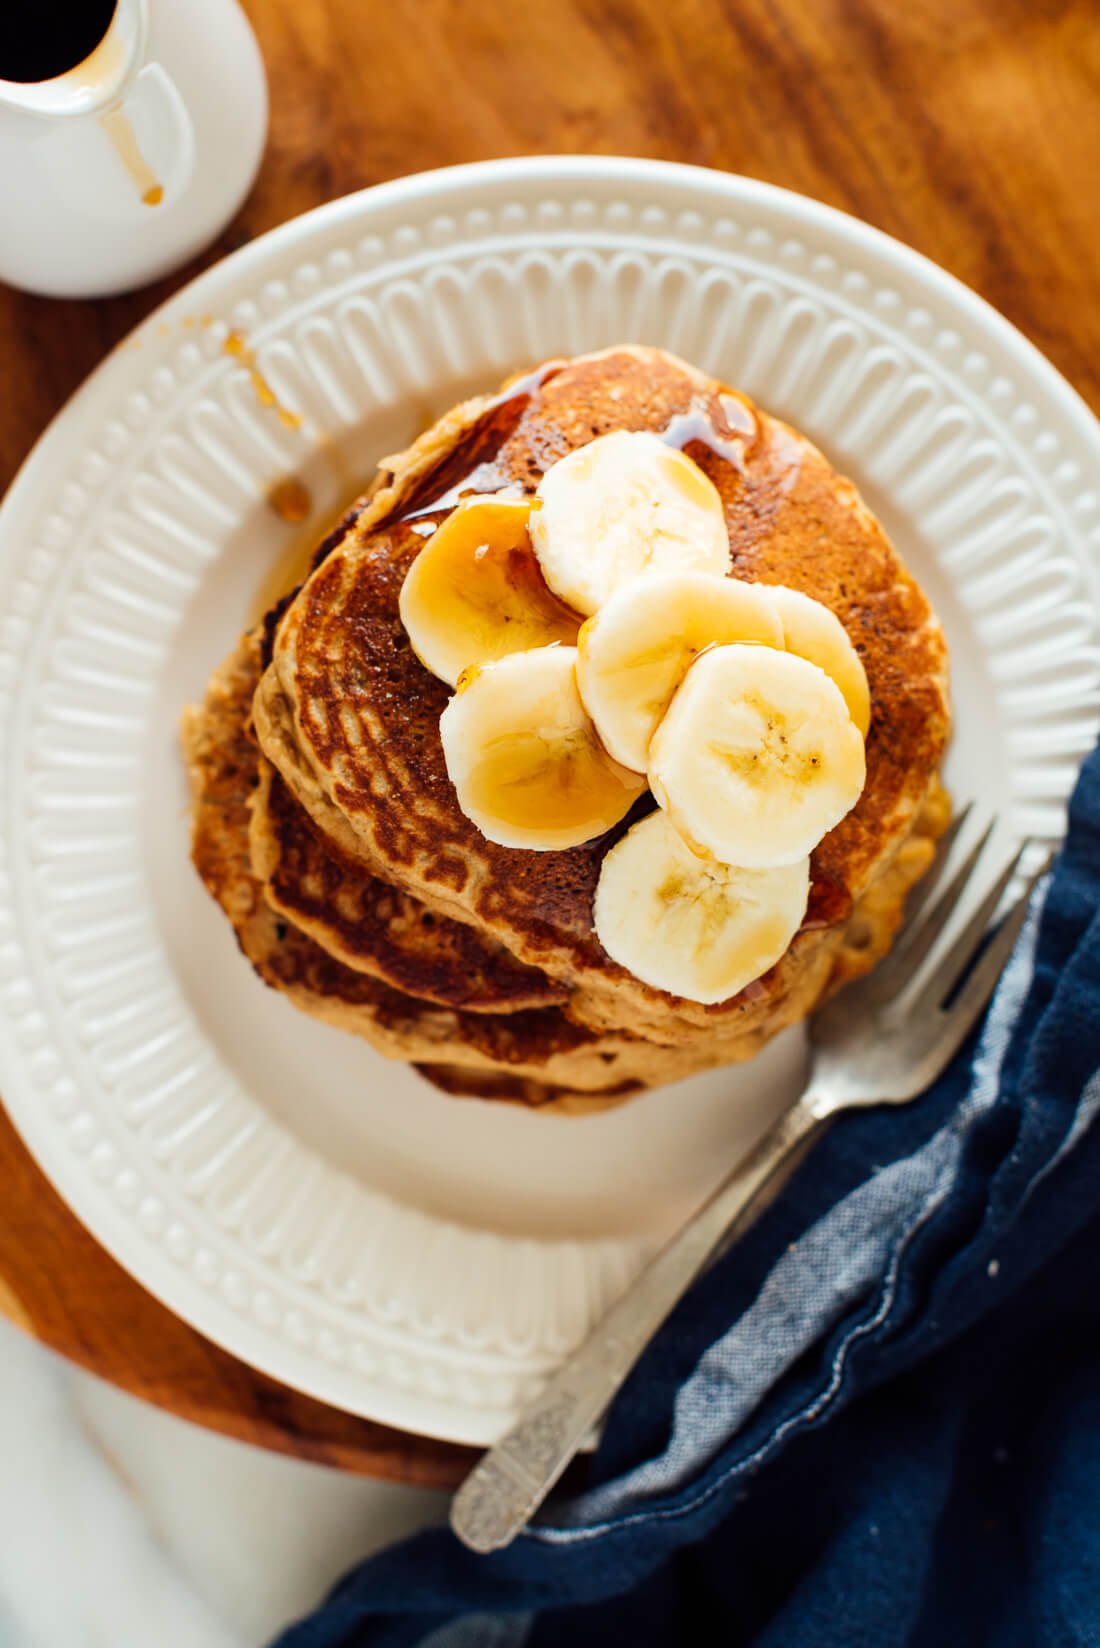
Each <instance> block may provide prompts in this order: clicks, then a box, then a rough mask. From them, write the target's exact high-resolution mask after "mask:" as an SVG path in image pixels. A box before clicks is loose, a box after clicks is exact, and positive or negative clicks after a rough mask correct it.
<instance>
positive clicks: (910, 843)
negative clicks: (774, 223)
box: [184, 347, 949, 1107]
mask: <svg viewBox="0 0 1100 1648" xmlns="http://www.w3.org/2000/svg"><path fill="white" fill-rule="evenodd" d="M617 429H626V430H643V429H644V430H652V431H654V432H656V433H658V434H661V435H663V436H664V437H665V438H666V439H668V440H670V441H673V442H675V444H677V445H679V446H682V447H683V449H684V450H685V451H686V452H687V453H688V454H689V456H691V457H692V458H693V459H694V460H695V461H696V462H697V463H698V464H699V466H700V467H701V468H702V469H703V470H705V472H706V473H707V475H708V476H709V477H710V479H711V480H712V481H713V483H714V485H715V486H716V487H717V489H718V492H719V494H720V496H721V498H722V501H723V504H724V506H725V509H726V518H727V524H728V528H729V534H730V542H731V546H732V554H733V564H732V574H733V576H735V577H737V578H744V579H750V580H757V581H763V582H768V583H782V584H788V585H793V586H795V587H796V588H798V589H801V590H804V591H805V592H806V593H807V594H809V595H811V596H814V597H815V598H816V599H817V600H819V601H822V602H824V603H825V604H826V605H827V606H829V607H831V608H832V609H833V611H834V612H836V614H837V615H838V617H839V618H840V619H841V620H842V622H843V623H844V625H845V627H846V628H847V630H848V633H849V635H850V637H851V639H852V641H853V642H854V644H855V646H856V648H857V649H858V651H859V653H860V656H861V657H862V660H863V663H864V665H865V668H866V671H867V676H868V681H869V684H870V690H871V702H872V720H871V728H870V732H869V735H868V739H867V750H866V753H867V782H866V786H865V789H864V791H863V794H862V796H861V798H860V800H859V802H858V804H857V805H856V807H855V808H854V809H853V811H852V812H851V813H849V815H848V816H847V817H846V818H845V819H844V820H843V821H842V823H841V824H839V825H838V826H837V828H836V829H834V830H833V831H831V832H830V834H829V835H827V836H826V837H825V839H824V840H823V841H822V842H821V843H820V845H819V846H818V847H817V849H816V850H815V852H814V853H813V856H812V861H811V876H812V884H811V893H810V902H809V907H808V910H807V914H806V919H805V921H804V923H803V926H802V928H801V930H800V931H799V933H798V934H797V935H796V937H795V939H794V941H793V942H792V944H791V946H790V948H789V949H788V951H787V953H786V955H785V956H784V957H783V958H782V960H780V961H779V962H778V963H777V964H776V966H774V967H773V968H771V969H770V971H769V972H767V973H766V974H765V975H764V976H763V977H762V978H760V979H758V980H756V981H755V982H754V983H753V984H751V985H749V986H748V987H747V988H746V989H744V990H742V991H741V992H740V994H738V995H737V996H735V997H733V998H732V999H730V1000H729V1001H725V1002H720V1003H718V1004H717V1005H714V1006H701V1005H699V1004H698V1003H695V1002H691V1001H687V1000H685V999H683V998H680V997H676V996H672V995H669V994H667V993H666V992H663V991H660V990H656V989H653V988H651V987H650V986H648V985H646V984H643V983H642V982H641V981H640V980H639V979H638V978H636V977H634V976H633V975H632V974H631V973H630V972H628V971H627V970H626V969H624V968H623V967H621V966H619V965H617V964H616V963H615V962H613V961H612V960H611V959H610V958H609V956H608V955H607V954H606V953H605V951H604V950H603V949H602V947H601V945H600V943H599V940H598V939H597V937H596V935H595V932H594V931H593V925H592V900H593V894H594V890H595V886H596V881H597V878H598V875H599V869H600V864H601V861H602V859H603V856H604V854H605V853H606V852H607V850H608V849H609V847H610V846H612V845H613V844H614V842H615V841H617V840H618V839H619V838H620V837H621V835H622V834H623V832H624V830H625V829H627V828H628V827H629V825H630V824H631V823H633V822H634V821H635V820H636V819H637V818H638V817H639V816H640V815H641V814H642V813H644V811H645V810H646V809H647V808H648V807H651V806H652V804H653V803H652V801H651V799H650V798H649V797H646V798H645V799H643V801H641V802H639V803H638V804H637V806H636V807H635V808H634V809H633V810H632V812H631V813H630V814H629V815H628V817H627V818H626V819H625V820H624V821H623V823H622V824H621V825H620V826H618V827H617V828H616V829H614V830H612V831H609V832H608V834H607V835H605V836H603V837H601V838H600V839H599V840H596V841H592V842H588V843H586V844H585V845H583V846H580V847H574V848H571V849H569V850H568V851H562V852H532V851H525V850H519V849H514V848H506V847H499V846H496V845H494V844H493V843H491V842H489V841H487V840H486V839H485V837H484V836H483V835H482V834H481V833H480V832H479V831H478V829H477V828H476V826H475V825H474V824H472V823H471V822H470V820H469V819H468V818H466V816H465V815H464V814H463V813H462V811H461V810H460V808H459V806H458V803H457V800H456V797H455V792H454V789H453V786H452V785H451V782H450V780H449V778H448V776H447V772H446V768H445V765H444V760H443V752H442V747H441V744H440V738H439V717H440V713H441V711H442V709H443V708H444V706H445V704H446V702H447V699H448V696H449V691H450V689H449V688H448V687H446V686H445V685H444V684H443V682H441V681H439V680H437V679H436V678H435V677H434V676H433V675H431V674H429V672H428V671H427V670H426V669H425V668H424V667H423V665H422V664H421V663H420V662H419V660H418V659H417V658H416V656H415V654H414V653H413V651H412V649H411V647H410V645H409V640H408V637H407V635H406V634H405V631H404V629H403V627H402V624H401V621H400V618H399V615H398V596H399V594H400V590H401V585H402V581H403V579H404V577H405V574H406V572H407V570H408V568H409V566H410V564H411V563H412V561H413V559H414V558H415V556H416V555H417V553H418V552H419V550H420V549H421V548H422V547H423V545H424V543H425V541H426V538H427V536H430V534H431V532H432V531H433V530H434V528H435V527H436V526H437V525H438V524H439V522H440V521H442V520H443V519H444V518H445V517H446V514H447V513H448V511H449V509H450V508H452V507H453V505H454V503H455V501H456V500H457V499H458V498H459V497H460V496H462V495H465V494H466V493H469V492H493V491H500V490H507V491H511V492H513V493H515V492H519V493H525V494H527V493H531V492H533V491H534V489H535V487H536V486H537V484H538V481H539V479H540V477H541V475H542V474H543V472H544V471H545V470H546V469H547V468H548V467H549V465H550V464H551V463H553V462H554V461H555V460H557V459H558V458H560V457H562V456H563V455H564V454H565V453H567V452H569V451H571V450H572V449H573V448H575V447H577V446H580V445H583V444H584V443H585V442H587V441H590V440H592V439H593V438H594V437H596V436H598V435H602V434H606V433H609V432H610V431H612V430H617ZM948 728H949V715H948V700H947V655H946V649H945V645H944V640H943V634H942V631H941V629H940V626H939V624H938V622H937V620H936V618H935V616H934V615H933V613H932V612H931V609H930V608H929V605H928V602H927V601H926V600H925V598H924V595H923V594H922V592H921V590H920V589H919V587H918V586H917V584H916V583H915V581H914V580H913V578H912V577H911V575H910V574H909V573H908V571H907V570H906V568H905V566H904V565H903V564H902V562H901V560H900V558H899V557H898V555H897V553H896V552H895V551H894V549H893V548H892V546H891V545H890V543H889V542H888V540H887V538H886V536H885V534H884V533H883V531H882V528H881V527H880V526H879V524H878V522H877V521H876V520H875V518H874V517H873V516H872V515H871V514H870V512H869V511H868V510H867V508H866V507H865V505H864V504H863V502H862V500H861V499H860V497H859V495H858V493H857V492H856V489H855V487H854V486H853V485H852V484H851V482H849V481H847V480H844V479H842V478H841V477H840V476H838V475H837V474H836V473H835V472H834V470H833V469H832V468H831V467H830V466H829V464H828V463H827V462H826V460H825V459H824V458H823V456H822V455H821V453H820V452H819V451H818V450H817V449H816V448H815V447H814V446H813V445H811V443H810V442H809V441H807V440H806V439H805V438H804V437H803V436H801V435H799V434H797V433H796V432H795V431H794V430H792V429H790V428H789V427H787V426H786V425H784V424H781V423H779V422H777V421H776V420H775V419H774V418H771V417H769V416H768V415H767V414H766V413H763V412H761V411H760V410H759V409H758V408H756V407H755V406H753V405H752V403H751V402H749V401H748V400H747V399H745V397H743V396H741V395H738V394H736V393H735V392H733V391H732V390H730V389H728V388H726V387H725V386H724V385H722V384H719V383H716V382H714V381H713V380H711V379H708V378H705V377H703V376H702V375H701V374H700V373H698V372H696V371H695V370H694V369H693V368H691V367H689V366H687V365H686V364H685V363H684V362H682V361H679V360H676V359H675V358H673V357H671V356H669V355H667V354H664V353H663V352H661V351H658V350H653V349H639V348H626V347H623V348H617V349H612V350H608V351H605V352H603V353H600V354H596V355H588V356H582V357H579V358H577V359H574V360H559V361H553V362H549V363H547V364H546V365H544V366H543V367H541V368H540V369H539V370H537V371H536V372H533V373H531V374H530V375H528V376H526V377H524V378H521V379H518V380H512V381H511V382H510V383H509V384H507V385H506V386H505V387H504V389H503V390H502V391H501V392H500V393H499V394H498V395H496V396H493V397H490V398H484V399H479V400H474V401H469V402H466V403H464V404H463V405H461V406H458V407H456V408H454V409H453V410H452V411H451V412H449V413H447V414H446V415H445V416H444V417H443V418H442V419H441V420H440V421H439V422H438V423H437V424H435V425H434V426H433V427H432V428H431V429H429V430H428V431H427V433H426V434H424V435H423V436H422V437H421V438H420V439H419V440H418V441H416V442H415V444H414V445H413V446H412V447H410V448H409V450H408V451H407V452H404V453H402V454H401V455H400V456H398V457H395V458H391V459H388V460H386V462H385V465H384V467H383V469H382V470H381V471H380V473H379V475H378V477H377V478H376V481H375V483H374V485H373V487H372V489H371V490H370V492H369V493H368V494H367V495H366V497H365V498H364V499H363V500H362V501H361V502H360V503H359V504H358V505H357V506H356V507H355V508H354V509H353V510H352V511H351V513H350V514H349V515H348V517H347V518H346V519H345V520H344V522H343V523H342V524H341V526H340V527H339V528H338V530H337V531H336V532H335V533H333V534H332V535H331V536H330V537H329V538H328V539H326V541H325V542H324V543H323V544H322V545H321V547H320V549H319V550H318V552H317V555H316V557H315V559H314V569H313V572H312V574H311V576H310V577H309V578H308V580H307V581H306V583H305V584H304V585H303V586H302V587H301V588H300V589H298V590H297V591H296V592H295V593H294V594H293V595H292V596H290V597H288V598H287V599H286V600H284V601H283V602H282V603H280V605H279V606H278V607H277V608H276V609H275V610H274V611H273V612H272V613H270V614H269V615H268V617H267V619H266V620H265V622H264V623H263V624H262V625H260V626H258V627H257V629H256V630H254V631H252V632H249V633H247V634H246V635H244V636H243V637H242V638H241V640H240V642H239V643H238V645H237V647H236V648H235V650H234V652H233V653H232V655H231V656H230V657H229V658H228V659H227V660H226V661H225V663H224V664H223V665H222V666H221V668H220V669H219V670H218V671H217V673H216V674H215V676H214V678H213V679H212V681H211V683H210V686H209V689H208V691H207V695H206V698H205V700H204V702H203V704H202V705H201V706H199V707H198V708H197V709H194V710H191V711H189V712H188V714H187V716H186V717H185V723H184V742H185V749H186V753H187V758H188V764H189V767H190V770H191V775H192V782H193V789H194V797H195V805H194V831H193V856H194V861H195V864H196V866H197V868H198V870H199V873H200V875H201V876H202V878H203V880H204V882H205V883H206V885H207V887H208V888H209V890H210V891H211V893H212V894H213V895H214V897H215V898H216V899H217V900H218V902H219V903H220V905H221V906H222V908H223V909H224V910H225V912H226V914H227V916H228V917H229V919H230V921H231V923H232V925H233V927H234V929H235V931H236V934H237V937H238V940H239V943H240V946H241V949H242V950H243V951H244V953H245V955H246V956H247V957H248V959H249V961H250V962H251V963H252V965H253V967H254V968H255V969H256V971H257V972H258V973H259V974H260V976H261V977H262V978H263V979H264V980H265V981H266V982H267V983H268V984H270V985H272V986H273V987H274V988H276V989H278V990H281V991H282V992H283V993H284V994H286V995H287V996H288V997H289V998H290V1000H291V1001H292V1002H293V1003H294V1004H295V1005H296V1006H298V1007H299V1008H301V1009H302V1010H303V1011H305V1012H307V1013H310V1014H312V1015H313V1016H315V1017H318V1018H321V1019H324V1020H327V1021H328V1022H330V1023H332V1024H334V1025H337V1026H339V1027H341V1028H343V1029H346V1030H350V1031H352V1032H354V1033H355V1034H357V1035H360V1036H362V1037H364V1038H365V1039H366V1040H367V1041H368V1042H370V1043H371V1044H372V1045H373V1046H374V1047H375V1048H377V1049H378V1050H379V1051H380V1052H381V1053H383V1054H385V1055H387V1056H388V1057H392V1058H398V1059H403V1060H407V1061H411V1062H412V1063H414V1064H415V1065H416V1066H417V1067H418V1068H419V1069H420V1070H421V1071H422V1072H423V1073H424V1074H425V1075H427V1076H429V1077H430V1078H431V1079H432V1080H434V1081H435V1082H436V1083H437V1084H438V1085H440V1086H442V1087H444V1088H446V1089H447V1090H449V1091H453V1092H466V1093H477V1094H481V1095H483V1096H485V1097H505V1098H512V1099H520V1100H522V1101H524V1102H526V1103H532V1104H539V1103H546V1102H548V1101H551V1100H553V1101H557V1102H558V1103H559V1104H560V1105H565V1106H567V1107H575V1106H582V1107H588V1106H592V1105H598V1104H605V1103H608V1102H612V1101H614V1100H618V1099H621V1098H623V1097H625V1096H626V1095H627V1094H629V1093H632V1092H634V1091H636V1090H637V1089H638V1088H640V1087H648V1086H655V1085H657V1084H659V1083H663V1082H668V1081H672V1080H675V1079H677V1078H679V1077H681V1076H685V1075H689V1074H692V1073H694V1072H696V1071H699V1070H703V1069H706V1068H709V1067H711V1066H714V1065H718V1064H725V1063H733V1062H736V1061H738V1060H741V1059H744V1058H747V1057H749V1056H750V1055H751V1054H753V1053H754V1052H756V1051H757V1050H758V1049H759V1048H760V1047H761V1046H762V1045H763V1043H764V1042H765V1041H767V1040H768V1038H769V1037H771V1036H772V1035H774V1034H775V1033H776V1031H777V1030H779V1029H781V1028H783V1027H784V1026H786V1025H789V1024H792V1023H794V1022H795V1021H796V1020H798V1019H800V1018H802V1017H804V1016H805V1015H806V1014H807V1013H808V1012H809V1011H810V1010H811V1009H812V1008H813V1007H814V1005H815V1004H816V1003H817V1002H818V1001H819V1000H820V998H821V997H822V995H823V994H824V993H825V992H826V990H828V989H829V988H830V987H831V986H833V985H834V984H836V983H837V982H840V981H843V980H846V979H848V978H851V977H854V976H856V975H858V974H859V973H861V972H864V971H866V969H867V968H868V967H870V966H871V965H873V963H874V962H875V961H876V960H877V959H878V958H879V957H880V956H881V955H882V954H883V953H884V952H885V951H886V949H887V948H888V947H889V944H890V941H891V939H892V936H893V933H894V931H895V929H896V927H897V924H898V921H899V920H900V916H901V910H902V905H903V903H904V899H905V895H906V892H907V891H908V889H909V887H910V886H911V885H912V883H913V882H914V881H915V880H916V879H917V878H918V877H919V876H920V875H921V873H922V872H923V871H924V869H925V868H926V866H927V864H928V863H929V861H930V859H931V856H932V852H933V847H934V842H935V838H936V836H937V835H938V834H939V833H940V831H941V830H942V829H943V827H944V825H945V823H946V821H947V815H948V806H947V801H946V797H945V795H944V792H943V790H942V789H941V787H940V785H939V782H938V779H937V770H938V767H939V763H940V759H941V755H942V752H943V748H944V744H945V741H946V738H947V733H948Z"/></svg>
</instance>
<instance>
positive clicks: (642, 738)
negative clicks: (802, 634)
mask: <svg viewBox="0 0 1100 1648" xmlns="http://www.w3.org/2000/svg"><path fill="white" fill-rule="evenodd" d="M730 641H743V642H756V643H758V644H760V645H763V646H769V647H782V645H783V631H782V628H781V625H780V622H779V619H778V618H777V617H776V613H775V608H774V607H773V606H772V603H771V601H770V600H769V599H768V595H767V594H766V593H765V592H764V590H762V589H761V588H760V587H759V586H758V585H756V584H747V583H744V582H742V581H741V580H740V579H734V578H715V577H714V576H713V575H712V574H710V573H706V572H657V573H651V574H650V575H649V576H648V577H646V578H639V579H637V580H635V581H634V582H633V583H629V584H625V585H624V586H623V587H622V588H621V589H617V590H616V591H615V593H614V595H612V596H611V597H610V599H609V600H608V601H607V603H606V605H605V606H602V607H601V608H600V610H599V612H598V613H597V614H596V615H595V617H594V618H589V620H588V622H587V623H586V624H584V625H583V626H582V628H581V633H580V636H579V638H578V641H577V650H578V653H579V659H578V663H577V685H578V686H579V688H580V693H581V698H582V699H583V700H584V706H585V708H586V709H587V711H588V713H589V715H590V716H591V717H592V719H593V721H595V723H596V731H597V732H598V733H599V735H600V737H601V739H602V740H603V742H604V744H605V746H606V748H607V749H608V750H609V751H610V753H611V754H612V755H613V756H614V757H615V759H616V761H621V762H622V764H623V765H624V766H625V767H633V768H634V770H635V771H637V772H644V771H645V769H646V762H647V759H648V755H649V745H650V740H651V739H652V737H653V734H654V733H655V732H656V730H657V727H658V725H659V723H660V721H661V718H662V717H663V716H664V714H665V711H666V710H667V709H668V706H669V704H670V703H671V702H672V697H673V694H674V693H675V691H676V689H677V687H678V686H679V685H680V682H681V681H682V680H683V678H684V676H685V675H686V673H687V671H688V668H689V666H690V664H691V662H692V660H693V659H694V658H695V657H697V656H698V654H699V653H701V652H702V651H704V649H705V648H707V647H710V646H713V645H714V644H715V643H716V642H717V643H721V642H730Z"/></svg>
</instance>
